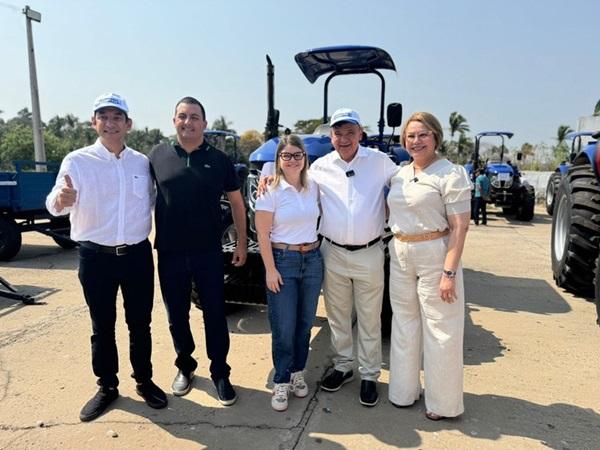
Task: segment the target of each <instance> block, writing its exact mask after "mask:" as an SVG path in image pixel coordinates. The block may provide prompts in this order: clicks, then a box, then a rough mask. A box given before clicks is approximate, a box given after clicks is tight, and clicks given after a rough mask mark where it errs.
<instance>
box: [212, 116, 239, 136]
mask: <svg viewBox="0 0 600 450" xmlns="http://www.w3.org/2000/svg"><path fill="white" fill-rule="evenodd" d="M231 125H233V122H230V121H229V120H227V119H226V118H225V116H219V117H218V118H217V119H216V120H215V121H214V122H213V123H212V126H211V130H220V131H229V132H230V133H235V132H236V131H235V130H234V129H233V128H230V126H231Z"/></svg>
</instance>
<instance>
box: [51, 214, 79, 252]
mask: <svg viewBox="0 0 600 450" xmlns="http://www.w3.org/2000/svg"><path fill="white" fill-rule="evenodd" d="M50 224H51V225H52V229H53V230H54V232H55V233H57V234H60V235H61V236H64V237H60V236H52V239H53V240H54V242H56V243H57V244H58V245H59V246H60V247H61V248H64V249H66V250H71V249H73V248H75V247H77V246H78V245H79V244H78V243H77V242H75V241H72V240H71V238H70V229H71V222H69V219H63V218H59V219H52V220H51V221H50Z"/></svg>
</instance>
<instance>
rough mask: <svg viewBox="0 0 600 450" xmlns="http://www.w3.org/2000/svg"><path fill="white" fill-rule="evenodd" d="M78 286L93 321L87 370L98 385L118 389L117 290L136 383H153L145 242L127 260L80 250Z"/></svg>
mask: <svg viewBox="0 0 600 450" xmlns="http://www.w3.org/2000/svg"><path fill="white" fill-rule="evenodd" d="M79 281H80V282H81V286H82V287H83V295H84V296H85V301H86V303H87V305H88V307H89V311H90V317H91V319H92V338H91V341H92V367H93V369H94V375H96V376H97V377H98V385H100V386H104V387H116V386H117V385H118V384H119V380H118V378H117V372H118V371H119V357H118V354H117V343H116V340H115V321H116V318H117V291H118V289H119V287H120V288H121V293H122V294H123V307H124V309H125V321H126V323H127V328H128V329H129V359H130V361H131V365H132V367H133V377H134V378H135V380H136V381H137V382H138V383H141V382H144V381H147V380H150V379H151V378H152V363H151V360H150V357H151V354H152V338H151V335H150V322H151V321H152V301H153V298H154V262H153V260H152V248H151V246H150V242H149V241H148V240H147V239H146V240H145V241H142V242H140V243H139V244H137V245H136V246H135V247H133V248H131V249H130V250H129V252H128V253H127V254H126V255H123V256H116V255H111V254H107V253H101V252H99V251H98V250H93V249H90V248H87V247H84V246H81V247H79Z"/></svg>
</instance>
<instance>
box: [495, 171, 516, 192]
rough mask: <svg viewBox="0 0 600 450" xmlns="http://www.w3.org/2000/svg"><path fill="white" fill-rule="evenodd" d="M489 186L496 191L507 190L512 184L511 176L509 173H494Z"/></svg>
mask: <svg viewBox="0 0 600 450" xmlns="http://www.w3.org/2000/svg"><path fill="white" fill-rule="evenodd" d="M490 184H491V185H492V186H493V187H495V188H496V189H508V188H510V187H511V186H512V184H513V176H512V175H511V174H510V173H499V174H498V173H496V174H493V175H492V176H491V177H490Z"/></svg>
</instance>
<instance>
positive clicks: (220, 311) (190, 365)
mask: <svg viewBox="0 0 600 450" xmlns="http://www.w3.org/2000/svg"><path fill="white" fill-rule="evenodd" d="M158 275H159V278H160V288H161V290H162V295H163V299H164V301H165V305H166V307H167V313H168V316H169V330H170V331H171V337H172V338H173V345H174V346H175V352H176V353H177V358H176V360H175V366H177V368H178V369H180V370H182V371H183V372H191V371H192V370H195V369H196V367H197V366H198V363H197V362H196V360H195V359H194V358H192V353H193V352H194V349H195V345H194V338H193V336H192V331H191V329H190V306H191V301H190V294H191V290H192V280H193V281H194V283H195V284H196V288H197V290H198V294H199V295H200V299H201V303H202V313H203V317H204V336H205V339H206V353H207V356H208V358H209V359H210V361H211V363H210V375H211V378H212V379H213V380H217V379H220V378H228V377H229V372H230V371H231V368H230V367H229V365H227V353H229V330H228V328H227V318H226V317H225V301H224V299H223V254H222V253H221V251H220V250H219V251H215V252H210V253H193V254H192V253H187V252H166V251H159V252H158Z"/></svg>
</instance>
